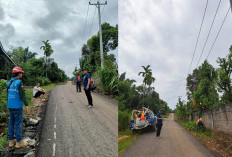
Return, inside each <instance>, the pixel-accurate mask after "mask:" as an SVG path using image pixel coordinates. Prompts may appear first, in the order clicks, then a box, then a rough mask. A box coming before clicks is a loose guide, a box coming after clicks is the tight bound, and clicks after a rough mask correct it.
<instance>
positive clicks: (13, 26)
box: [0, 0, 118, 76]
mask: <svg viewBox="0 0 232 157" xmlns="http://www.w3.org/2000/svg"><path fill="white" fill-rule="evenodd" d="M107 1H108V5H107V6H105V7H104V10H103V13H102V23H103V22H108V23H110V24H111V25H113V26H115V25H116V24H118V2H117V1H116V0H107ZM91 2H92V3H96V2H97V0H91ZM100 2H102V3H103V2H105V0H100ZM88 4H89V1H88V0H78V1H77V0H66V1H64V0H49V1H48V0H20V1H18V0H0V41H1V42H2V44H3V47H4V49H5V50H6V51H8V50H9V49H10V47H11V46H14V47H16V46H23V47H27V46H29V47H30V50H31V51H33V52H37V53H38V57H41V56H43V51H42V50H40V49H39V48H40V46H41V45H42V40H50V42H51V45H52V47H53V50H54V53H53V54H52V55H51V57H52V58H54V59H55V61H56V62H57V63H58V65H59V67H60V68H61V69H63V70H64V71H65V72H66V74H67V75H69V76H71V74H72V71H73V70H74V67H75V66H76V65H77V66H79V63H78V61H79V59H78V58H79V57H80V55H81V51H80V50H81V46H82V45H83V43H85V42H86V41H87V39H89V37H91V36H92V35H93V34H96V33H97V31H98V16H97V15H98V14H97V10H96V14H95V18H94V21H93V26H92V29H91V24H92V19H93V16H94V12H95V8H96V7H95V6H92V5H91V6H89V13H88V18H87V23H86V30H85V33H84V27H85V19H86V14H87V8H88ZM102 9H103V7H102ZM113 53H115V54H116V56H117V50H116V51H114V52H113Z"/></svg>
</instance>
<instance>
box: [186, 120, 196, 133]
mask: <svg viewBox="0 0 232 157" xmlns="http://www.w3.org/2000/svg"><path fill="white" fill-rule="evenodd" d="M184 128H185V129H189V130H191V131H195V130H196V128H197V126H196V122H195V121H189V122H186V123H185V124H184Z"/></svg>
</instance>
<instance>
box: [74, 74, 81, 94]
mask: <svg viewBox="0 0 232 157" xmlns="http://www.w3.org/2000/svg"><path fill="white" fill-rule="evenodd" d="M75 80H76V89H77V92H78V90H79V92H81V76H80V74H79V71H76V76H75Z"/></svg>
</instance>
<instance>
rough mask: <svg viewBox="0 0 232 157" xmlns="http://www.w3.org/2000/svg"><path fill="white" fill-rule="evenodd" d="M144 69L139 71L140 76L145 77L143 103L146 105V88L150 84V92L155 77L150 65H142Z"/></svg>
mask: <svg viewBox="0 0 232 157" xmlns="http://www.w3.org/2000/svg"><path fill="white" fill-rule="evenodd" d="M142 68H143V70H144V71H141V72H139V74H138V75H139V76H140V75H142V77H143V83H144V87H143V105H144V97H145V94H146V93H145V88H146V87H147V85H148V91H149V93H150V89H151V84H152V83H153V82H154V81H155V78H154V77H153V76H152V70H151V69H150V65H147V66H146V67H145V66H142Z"/></svg>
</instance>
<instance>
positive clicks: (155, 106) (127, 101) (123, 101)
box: [118, 65, 170, 131]
mask: <svg viewBox="0 0 232 157" xmlns="http://www.w3.org/2000/svg"><path fill="white" fill-rule="evenodd" d="M142 67H143V70H144V71H142V72H139V75H142V77H143V84H142V85H139V86H137V85H135V84H134V83H135V80H130V79H126V72H125V73H122V74H121V76H120V77H119V83H118V90H119V96H118V103H119V116H118V117H119V131H123V130H126V129H128V128H129V120H130V115H131V111H132V110H133V109H140V108H142V107H148V108H149V109H151V110H152V111H153V112H154V113H155V114H156V113H157V112H158V110H159V109H163V111H164V114H165V113H169V112H170V108H169V107H168V105H167V103H166V102H165V101H164V100H162V99H161V98H160V97H159V93H157V92H156V91H155V89H154V87H151V85H152V83H153V82H154V81H155V78H154V77H153V76H152V71H151V69H150V65H148V66H146V67H145V66H142Z"/></svg>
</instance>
